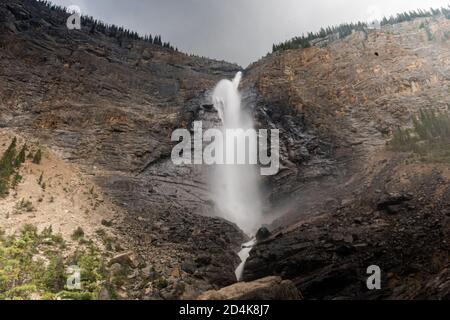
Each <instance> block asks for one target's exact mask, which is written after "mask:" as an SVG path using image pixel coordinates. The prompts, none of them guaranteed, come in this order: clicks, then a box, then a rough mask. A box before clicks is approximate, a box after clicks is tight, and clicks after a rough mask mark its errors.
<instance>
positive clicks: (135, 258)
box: [0, 0, 450, 299]
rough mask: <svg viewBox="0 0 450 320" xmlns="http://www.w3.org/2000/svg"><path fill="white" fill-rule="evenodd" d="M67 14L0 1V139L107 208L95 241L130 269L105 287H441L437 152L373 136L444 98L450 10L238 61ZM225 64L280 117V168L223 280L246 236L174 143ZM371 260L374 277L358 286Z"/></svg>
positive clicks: (442, 212)
mask: <svg viewBox="0 0 450 320" xmlns="http://www.w3.org/2000/svg"><path fill="white" fill-rule="evenodd" d="M67 17H68V14H67V13H65V12H61V11H58V10H54V9H52V8H50V7H48V6H46V5H45V4H44V3H40V2H37V1H32V0H26V1H18V0H7V1H2V2H1V3H0V134H1V135H2V137H3V136H8V137H12V136H19V137H21V139H23V140H24V141H27V143H29V144H33V145H36V146H40V147H42V148H43V149H45V150H46V153H45V154H47V155H48V156H47V159H54V158H58V161H62V162H64V163H69V164H70V165H72V166H74V167H76V172H77V176H79V177H85V178H86V179H89V181H90V183H92V184H93V185H94V186H95V188H98V189H99V190H101V193H102V198H104V199H105V200H104V201H105V202H106V203H107V204H108V206H110V207H108V208H109V209H108V210H111V211H113V210H114V211H115V212H117V216H116V217H113V218H110V217H109V218H110V219H112V220H111V223H109V225H110V226H109V229H110V230H109V232H111V233H112V234H114V235H115V236H116V237H117V238H118V239H120V242H121V243H122V247H123V248H122V250H120V249H116V248H113V249H111V248H109V249H108V248H106V249H105V251H109V252H108V254H109V256H108V257H109V258H108V259H109V261H108V263H107V264H108V267H107V268H108V269H109V272H112V273H114V270H111V269H117V268H119V269H120V268H121V266H125V265H126V266H127V268H128V267H129V270H128V271H129V273H128V274H127V275H126V277H125V278H126V280H125V281H123V283H121V284H120V285H117V288H115V291H118V292H119V298H123V299H196V298H200V299H227V298H229V299H253V298H255V297H256V298H263V299H271V298H272V299H300V298H304V299H354V298H356V299H424V298H436V299H445V298H449V293H450V271H449V270H450V269H449V257H448V254H449V240H450V237H449V231H450V215H449V212H450V197H449V195H450V193H449V179H450V169H449V167H448V163H434V162H424V161H420V160H418V159H417V158H416V157H415V156H414V155H412V154H411V153H406V152H398V151H395V150H390V149H389V148H387V142H388V141H389V140H390V139H391V138H392V135H393V133H394V131H395V129H396V128H397V127H398V126H410V125H411V116H412V115H413V114H415V113H417V112H419V111H420V110H421V109H422V108H427V107H431V106H432V107H437V108H445V107H447V106H448V105H449V104H450V98H449V95H448V93H449V90H450V86H449V85H450V80H449V79H450V78H449V74H450V46H449V42H448V34H449V33H450V20H448V19H446V18H445V17H443V16H440V17H434V18H420V19H415V20H413V21H408V22H403V23H398V24H394V25H387V26H384V27H383V28H381V29H380V30H370V31H369V30H367V31H366V32H362V31H355V32H353V33H352V34H351V35H349V36H347V37H345V38H343V39H335V40H334V41H332V42H331V43H329V44H327V45H326V46H312V47H311V48H307V49H296V50H287V51H283V52H276V53H273V54H270V55H268V56H267V57H264V58H262V59H261V60H259V61H257V62H255V63H253V64H251V65H250V66H249V67H248V68H246V69H242V68H241V67H240V66H238V65H235V64H230V63H227V62H224V61H216V60H212V59H206V58H200V57H196V56H189V55H186V54H184V53H180V52H177V51H175V50H173V49H171V48H164V47H161V46H156V45H154V44H149V43H146V42H145V41H142V40H138V39H136V40H133V39H128V38H126V37H120V36H112V35H109V34H105V33H104V32H100V31H98V30H96V29H95V28H93V27H92V26H90V25H84V26H83V27H82V29H81V30H67V28H66V26H65V23H66V19H67ZM430 34H431V35H432V37H430ZM238 71H242V72H243V81H242V84H241V87H240V90H241V93H242V98H243V104H244V105H245V106H246V107H247V108H249V109H250V110H251V111H252V113H253V114H254V120H255V124H256V127H257V128H272V129H279V130H280V145H281V152H280V160H281V169H280V171H279V173H278V174H277V175H275V176H268V177H264V178H263V181H262V193H263V198H264V199H266V202H265V205H264V221H261V226H263V225H264V227H265V229H262V231H261V232H260V233H259V235H260V236H258V241H257V243H256V245H255V246H254V247H253V249H252V250H251V252H250V256H249V258H248V260H247V262H246V264H245V268H244V272H243V280H244V281H245V282H247V283H245V282H244V283H237V284H236V277H235V269H236V268H237V266H238V265H239V263H240V260H239V257H238V255H237V253H238V251H239V250H240V246H241V244H242V243H245V242H248V241H249V238H250V237H251V236H252V235H246V234H244V233H243V232H242V231H241V230H240V229H239V228H238V226H236V225H235V224H233V223H231V222H229V221H226V220H224V219H221V218H218V217H216V216H215V214H214V209H215V208H214V206H215V205H214V202H213V201H212V200H211V192H210V190H209V189H208V179H207V175H208V171H207V169H205V168H204V167H200V166H195V165H191V166H175V165H174V164H173V163H172V161H171V159H170V155H171V150H172V147H173V145H174V144H173V142H172V141H171V133H172V132H173V130H175V129H177V128H188V129H192V123H193V122H194V121H199V120H201V121H203V123H204V126H205V127H214V126H216V125H217V124H218V123H219V122H220V120H219V117H218V115H217V113H216V112H215V111H214V109H213V108H212V101H211V91H212V89H213V88H214V86H215V84H216V83H217V82H218V81H219V80H221V79H224V78H225V79H232V78H233V77H234V75H235V73H236V72H238ZM2 151H3V149H2ZM46 161H48V160H46ZM54 161H56V160H54ZM53 166H54V165H53V162H52V166H49V169H46V173H49V174H50V173H52V174H55V175H57V174H58V172H57V170H56V169H52V168H56V167H53ZM58 168H59V167H58ZM34 170H36V169H34ZM52 170H53V171H52ZM73 170H75V169H73ZM74 172H75V171H74ZM25 174H26V173H23V175H25ZM69 182H70V181H69ZM69 182H68V183H69ZM19 187H20V186H19ZM86 193H89V191H88V190H86ZM11 197H12V196H11ZM63 197H68V196H66V195H63ZM1 201H3V200H2V199H0V202H1ZM81 201H85V200H81ZM94 211H95V209H94ZM0 214H2V215H5V217H6V215H7V214H9V213H7V212H0ZM74 214H75V215H76V214H81V212H78V213H77V212H75V213H74ZM61 215H62V216H61V217H60V218H53V220H51V221H45V222H41V224H40V225H39V226H38V227H39V228H41V229H42V228H44V227H48V226H49V225H53V226H55V225H58V223H60V224H62V223H63V220H65V218H64V216H63V214H62V213H61ZM88 216H89V215H88ZM5 219H6V218H5ZM78 223H81V222H78ZM86 223H88V222H86ZM92 223H93V222H92ZM95 223H96V224H101V223H99V221H96V222H95ZM5 225H6V224H5ZM0 227H2V226H1V225H0ZM74 227H75V226H74ZM2 228H3V227H2ZM93 237H95V235H94V234H93ZM370 265H378V266H379V267H380V268H381V270H382V275H383V276H382V290H376V291H371V290H368V289H367V287H366V282H365V281H366V279H367V276H368V275H367V272H366V271H367V268H368V267H369V266H370ZM273 287H275V288H276V290H272V291H270V290H268V289H267V288H273ZM105 290H106V289H105ZM105 290H102V291H101V292H102V294H101V295H100V293H99V297H100V298H105V297H111V296H112V294H111V292H106V293H105ZM110 290H111V291H112V289H110ZM106 291H107V290H106ZM255 292H256V293H255Z"/></svg>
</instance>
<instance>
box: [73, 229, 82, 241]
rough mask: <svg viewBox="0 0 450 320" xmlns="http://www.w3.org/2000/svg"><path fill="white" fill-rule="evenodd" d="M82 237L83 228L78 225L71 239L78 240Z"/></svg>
mask: <svg viewBox="0 0 450 320" xmlns="http://www.w3.org/2000/svg"><path fill="white" fill-rule="evenodd" d="M83 237H84V230H83V228H81V227H78V228H76V229H75V230H74V232H73V233H72V240H80V239H81V238H83Z"/></svg>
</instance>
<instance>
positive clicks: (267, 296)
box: [198, 277, 303, 300]
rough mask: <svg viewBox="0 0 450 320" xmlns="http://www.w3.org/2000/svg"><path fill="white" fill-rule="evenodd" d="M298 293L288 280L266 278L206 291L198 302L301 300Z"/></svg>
mask: <svg viewBox="0 0 450 320" xmlns="http://www.w3.org/2000/svg"><path fill="white" fill-rule="evenodd" d="M301 299H303V297H302V295H301V294H300V292H299V291H298V290H297V288H296V287H295V285H294V283H293V282H292V281H290V280H282V279H281V278H280V277H267V278H263V279H259V280H256V281H252V282H239V283H236V284H233V285H231V286H229V287H225V288H223V289H220V290H218V291H214V290H213V291H207V292H205V293H203V294H202V295H201V296H199V297H198V300H301Z"/></svg>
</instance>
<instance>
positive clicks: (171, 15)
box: [52, 0, 450, 67]
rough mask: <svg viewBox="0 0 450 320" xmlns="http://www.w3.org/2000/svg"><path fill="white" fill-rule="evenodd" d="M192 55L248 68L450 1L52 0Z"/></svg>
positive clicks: (447, 3) (449, 0) (440, 5)
mask: <svg viewBox="0 0 450 320" xmlns="http://www.w3.org/2000/svg"><path fill="white" fill-rule="evenodd" d="M52 1H53V2H54V3H56V4H60V5H63V6H66V7H68V6H70V5H78V6H79V7H80V8H81V10H82V13H83V14H88V15H92V16H94V17H95V18H97V19H99V20H103V21H104V22H107V23H114V24H117V25H123V26H125V27H127V28H129V29H133V30H136V31H137V32H139V33H141V34H148V33H151V34H153V35H154V34H161V35H162V37H163V41H170V42H171V44H173V45H174V46H176V47H178V48H179V49H180V50H182V51H184V52H187V53H195V54H198V55H201V56H207V57H211V58H216V59H224V60H227V61H230V62H236V63H239V64H240V65H241V66H244V67H245V66H247V65H248V64H249V63H251V62H253V61H255V60H257V59H259V58H260V57H261V56H264V55H265V54H266V53H267V52H269V51H270V50H271V48H272V44H273V43H278V42H280V41H284V40H287V39H290V38H292V37H293V36H297V35H301V34H302V33H306V32H309V31H317V30H318V29H320V27H322V26H324V27H326V26H328V25H336V24H340V23H342V22H352V21H358V20H361V21H368V20H373V19H376V18H378V17H382V16H385V15H386V16H389V15H391V14H395V13H398V12H403V11H405V10H411V9H418V8H422V9H425V8H430V7H435V8H436V7H442V6H447V5H449V4H450V0H220V1H219V0H126V1H124V0H52Z"/></svg>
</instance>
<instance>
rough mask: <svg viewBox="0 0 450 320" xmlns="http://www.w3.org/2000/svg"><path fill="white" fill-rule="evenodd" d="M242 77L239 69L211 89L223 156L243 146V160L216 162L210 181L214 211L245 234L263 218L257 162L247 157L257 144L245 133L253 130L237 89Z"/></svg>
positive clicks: (254, 152) (254, 154)
mask: <svg viewBox="0 0 450 320" xmlns="http://www.w3.org/2000/svg"><path fill="white" fill-rule="evenodd" d="M241 78H242V73H241V72H238V73H237V74H236V77H235V78H234V79H233V81H230V80H221V81H220V82H219V83H218V84H217V86H216V88H215V89H214V93H213V103H214V107H215V109H216V110H217V112H218V114H219V117H220V119H221V121H222V128H221V130H222V132H223V136H224V141H223V142H222V143H223V144H224V145H221V149H222V150H224V151H223V152H224V153H225V157H227V155H230V154H232V155H235V153H238V152H239V150H245V151H246V162H245V164H216V165H215V166H214V168H213V174H212V181H211V182H212V189H213V194H214V202H215V204H216V208H217V211H218V212H217V214H218V215H219V216H221V217H223V218H225V219H227V220H229V221H231V222H234V223H236V224H237V225H238V226H239V227H240V228H241V229H242V230H243V231H244V232H246V233H247V234H255V233H256V231H257V229H258V227H259V226H260V225H261V218H262V204H261V198H260V190H259V179H260V175H259V173H258V166H257V165H255V164H250V161H247V160H248V159H251V158H252V157H256V156H257V149H258V148H257V146H256V141H251V139H247V136H246V135H245V134H246V131H247V130H249V129H251V130H253V131H254V123H253V117H252V115H251V114H249V112H248V111H247V110H245V108H243V107H242V102H241V95H240V93H239V90H238V87H239V84H240V82H241ZM255 135H256V133H255ZM233 142H235V143H233ZM253 143H254V144H255V145H254V146H253ZM236 150H238V151H237V152H236ZM237 156H239V154H238V155H237Z"/></svg>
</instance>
